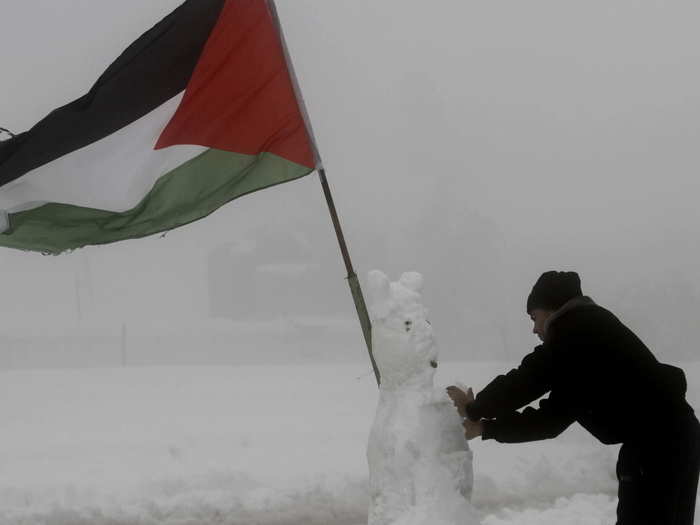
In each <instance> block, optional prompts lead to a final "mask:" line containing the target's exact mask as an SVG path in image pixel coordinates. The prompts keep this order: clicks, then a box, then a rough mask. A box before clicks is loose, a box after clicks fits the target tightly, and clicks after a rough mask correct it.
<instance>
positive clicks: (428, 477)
mask: <svg viewBox="0 0 700 525" xmlns="http://www.w3.org/2000/svg"><path fill="white" fill-rule="evenodd" d="M421 286H422V277H421V276H420V275H419V274H416V273H405V274H403V275H402V276H401V279H400V280H399V281H397V282H393V283H392V282H389V279H388V278H387V277H386V275H384V274H383V273H381V272H379V271H373V272H370V274H369V290H370V296H371V306H370V315H371V317H372V349H373V353H374V357H375V360H376V362H377V366H378V368H379V372H380V374H381V386H380V392H379V402H378V405H377V411H376V415H375V419H374V423H373V425H372V429H371V431H370V437H369V443H368V447H367V459H368V463H369V475H370V480H369V481H370V508H369V525H476V524H478V523H479V520H478V518H477V515H476V512H475V511H474V509H473V507H472V505H471V504H470V502H469V498H470V497H471V491H472V486H473V471H472V453H471V450H470V449H469V445H468V443H467V441H466V439H465V438H464V434H463V429H462V425H461V419H460V417H459V415H458V414H457V411H456V410H455V408H454V406H453V405H452V403H451V401H450V399H449V397H448V396H447V394H446V393H445V391H444V389H442V388H439V389H437V388H435V387H434V386H433V376H434V374H435V368H436V367H437V348H436V345H435V342H434V339H433V332H432V327H431V325H430V323H429V322H428V319H427V311H426V309H425V308H424V307H423V305H422V304H421V302H420V301H421V297H420V293H419V292H420V288H421Z"/></svg>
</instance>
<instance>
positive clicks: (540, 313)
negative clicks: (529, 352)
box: [530, 308, 553, 341]
mask: <svg viewBox="0 0 700 525" xmlns="http://www.w3.org/2000/svg"><path fill="white" fill-rule="evenodd" d="M552 313H553V312H552V310H542V309H541V308H535V309H534V310H532V311H531V312H530V319H532V322H533V327H532V333H533V334H537V337H539V338H540V341H544V322H545V321H546V320H547V319H548V318H549V316H550V315H552Z"/></svg>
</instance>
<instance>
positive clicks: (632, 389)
mask: <svg viewBox="0 0 700 525" xmlns="http://www.w3.org/2000/svg"><path fill="white" fill-rule="evenodd" d="M527 312H528V314H529V315H530V318H531V319H532V321H533V322H534V328H533V332H534V333H535V334H537V335H538V336H539V338H540V339H541V340H542V344H541V345H539V346H537V347H536V348H535V350H534V351H533V352H532V353H530V354H528V355H527V356H525V358H524V359H523V361H522V363H521V364H520V366H519V367H518V368H516V369H513V370H511V371H510V372H508V373H507V374H505V375H501V376H498V377H497V378H496V379H494V380H493V381H491V383H489V384H488V385H487V386H486V387H485V388H484V389H483V390H482V391H481V392H479V394H478V395H477V396H476V398H474V395H473V393H472V391H471V389H468V391H467V392H463V391H462V390H460V389H459V388H457V387H454V386H451V387H449V388H448V389H447V391H448V394H449V395H450V397H451V398H452V400H453V401H454V403H455V406H456V407H457V410H458V411H459V413H460V415H461V416H462V417H463V418H464V429H465V437H467V439H472V438H474V437H477V436H481V437H482V439H495V440H496V441H499V442H501V443H520V442H525V441H535V440H541V439H549V438H554V437H556V436H558V435H559V434H561V433H562V432H563V431H564V430H566V428H567V427H569V425H571V424H572V423H573V422H574V421H576V422H578V423H579V424H581V425H582V426H583V427H584V428H586V429H587V430H588V431H589V432H590V433H591V434H593V435H594V436H595V437H596V438H598V439H599V440H600V441H601V442H603V443H605V444H618V443H622V448H621V449H620V454H619V457H618V463H617V477H618V480H619V490H618V497H619V501H618V507H617V524H618V525H642V524H644V525H693V519H694V512H695V497H696V493H697V486H698V472H699V471H700V424H699V423H698V420H697V419H696V417H695V414H694V411H693V409H692V408H691V406H690V405H689V404H688V403H687V401H686V399H685V393H686V386H687V385H686V380H685V374H684V373H683V371H682V370H681V369H679V368H676V367H673V366H670V365H666V364H662V363H660V362H659V361H657V359H656V358H655V357H654V355H653V354H652V353H651V351H650V350H649V349H648V348H647V347H646V346H645V345H644V343H642V341H641V340H640V339H639V338H638V337H637V336H636V335H634V333H632V331H631V330H630V329H629V328H627V327H626V326H625V325H623V324H622V323H621V322H620V320H619V319H617V317H615V316H614V315H613V314H612V313H610V312H609V311H608V310H606V309H605V308H602V307H600V306H598V305H597V304H595V303H594V302H593V300H591V299H590V298H589V297H585V296H583V294H582V293H581V281H580V279H579V276H578V275H577V274H576V273H575V272H546V273H544V274H543V275H542V276H541V277H540V278H539V279H538V280H537V283H535V286H534V287H533V289H532V292H531V293H530V295H529V297H528V299H527ZM547 393H549V396H548V397H546V398H544V399H542V400H541V401H540V402H539V408H537V409H536V408H532V407H527V408H525V409H524V410H523V411H522V412H519V411H518V410H519V409H520V408H522V407H524V406H526V405H528V404H529V403H531V402H533V401H535V400H537V399H538V398H540V397H542V396H543V395H544V394H547Z"/></svg>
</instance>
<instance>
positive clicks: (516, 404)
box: [465, 345, 552, 421]
mask: <svg viewBox="0 0 700 525" xmlns="http://www.w3.org/2000/svg"><path fill="white" fill-rule="evenodd" d="M551 374H552V352H551V349H550V348H549V347H547V346H546V345H540V346H538V347H536V348H535V350H534V351H533V352H531V353H529V354H528V355H526V356H525V358H524V359H523V360H522V363H520V366H519V367H517V368H514V369H513V370H511V371H510V372H508V373H507V374H505V375H500V376H498V377H497V378H495V379H494V380H493V381H491V382H490V383H489V384H488V385H487V386H486V387H485V388H484V389H483V390H482V391H481V392H479V394H477V396H476V399H475V400H474V402H473V403H469V404H467V405H466V407H465V411H466V415H467V416H468V417H469V419H471V420H473V421H479V420H480V419H484V418H486V419H492V418H498V417H502V416H505V415H507V414H511V413H513V412H514V411H516V410H518V409H519V408H522V407H524V406H525V405H527V404H529V403H532V402H533V401H534V400H536V399H538V398H540V397H542V396H543V395H544V394H546V393H547V392H549V391H550V390H551V388H552V379H551Z"/></svg>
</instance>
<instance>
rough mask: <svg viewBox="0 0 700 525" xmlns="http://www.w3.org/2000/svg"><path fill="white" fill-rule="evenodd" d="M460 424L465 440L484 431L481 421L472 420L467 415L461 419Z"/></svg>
mask: <svg viewBox="0 0 700 525" xmlns="http://www.w3.org/2000/svg"><path fill="white" fill-rule="evenodd" d="M462 426H463V427H464V437H465V438H467V440H471V439H474V438H475V437H479V436H480V435H481V434H483V433H484V425H483V423H482V422H481V421H472V420H471V419H469V418H468V417H467V418H465V419H464V421H462Z"/></svg>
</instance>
